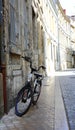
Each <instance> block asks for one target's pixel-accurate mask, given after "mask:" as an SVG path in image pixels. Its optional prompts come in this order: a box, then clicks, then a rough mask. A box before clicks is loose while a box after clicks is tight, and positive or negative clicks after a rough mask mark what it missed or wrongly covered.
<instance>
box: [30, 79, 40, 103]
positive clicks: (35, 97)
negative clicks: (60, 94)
mask: <svg viewBox="0 0 75 130" xmlns="http://www.w3.org/2000/svg"><path fill="white" fill-rule="evenodd" d="M40 93H41V82H39V83H38V85H36V86H35V88H34V94H33V98H32V103H33V105H36V103H37V101H38V99H39V96H40Z"/></svg>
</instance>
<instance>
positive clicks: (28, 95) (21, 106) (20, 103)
mask: <svg viewBox="0 0 75 130" xmlns="http://www.w3.org/2000/svg"><path fill="white" fill-rule="evenodd" d="M31 102H32V91H31V88H30V84H27V85H25V86H24V87H23V88H22V89H21V90H20V91H19V92H18V94H17V97H16V102H15V114H16V115H17V116H19V117H21V116H22V115H24V114H25V113H26V112H27V111H28V110H29V108H30V106H31ZM27 103H28V104H27Z"/></svg>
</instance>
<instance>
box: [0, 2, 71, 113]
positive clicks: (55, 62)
mask: <svg viewBox="0 0 75 130" xmlns="http://www.w3.org/2000/svg"><path fill="white" fill-rule="evenodd" d="M0 17H1V19H2V21H0V50H1V51H0V73H1V75H2V77H3V89H1V88H0V89H1V91H2V92H3V99H4V101H3V100H2V101H3V106H2V107H3V108H4V112H7V111H9V109H10V108H11V107H13V106H14V103H15V98H16V94H17V92H18V91H19V90H20V88H21V87H22V86H23V84H24V83H25V81H26V79H27V74H28V73H29V71H30V69H29V64H28V63H27V62H26V61H24V59H22V56H29V57H31V58H32V60H33V66H39V65H41V64H44V65H45V66H46V74H47V76H50V75H51V74H52V73H53V71H55V70H59V69H66V68H67V67H71V58H70V57H71V53H70V51H69V52H68V51H67V49H68V50H69V49H70V41H71V39H70V20H69V19H68V17H67V16H66V15H65V14H64V13H63V11H62V8H61V6H60V3H59V2H57V3H56V1H55V0H54V1H53V0H37V1H36V0H0ZM63 25H64V26H63ZM63 40H64V41H63ZM67 47H68V48H67ZM62 56H63V58H62ZM67 57H68V58H67ZM0 101H1V100H0Z"/></svg>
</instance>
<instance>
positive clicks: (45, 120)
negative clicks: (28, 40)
mask: <svg viewBox="0 0 75 130" xmlns="http://www.w3.org/2000/svg"><path fill="white" fill-rule="evenodd" d="M55 84H56V83H55V78H54V77H49V78H48V77H47V78H45V80H44V82H43V87H42V92H41V95H40V98H39V100H38V103H37V105H36V106H31V108H30V110H29V111H28V113H27V114H25V115H24V116H22V117H17V116H16V115H15V114H14V108H13V109H11V110H10V112H9V113H8V115H5V116H4V117H3V118H2V119H1V121H0V122H1V123H0V130H25V129H26V130H59V129H56V128H58V127H57V126H58V124H59V122H56V121H55V120H58V121H59V119H57V118H55V115H56V113H57V108H56V106H57V105H59V104H57V102H56V99H55V98H56V97H58V98H57V100H58V99H60V97H61V95H60V90H59V89H60V88H59V87H58V84H57V85H55ZM55 87H56V88H55ZM56 89H57V90H56ZM56 93H57V94H56ZM61 101H62V100H61ZM60 104H61V102H60ZM55 109H56V110H55ZM59 110H60V109H59ZM57 114H58V113H57ZM59 115H61V111H59ZM58 117H59V116H58ZM62 121H63V119H62V118H61V122H62ZM55 123H56V124H55ZM62 128H63V127H62ZM65 128H67V127H65ZM60 130H65V129H60ZM66 130H67V129H66Z"/></svg>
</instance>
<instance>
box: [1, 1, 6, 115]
mask: <svg viewBox="0 0 75 130" xmlns="http://www.w3.org/2000/svg"><path fill="white" fill-rule="evenodd" d="M3 7H4V0H0V50H1V51H0V71H1V73H2V75H3V98H4V113H7V96H6V64H5V55H4V20H3V14H4V12H3Z"/></svg>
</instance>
